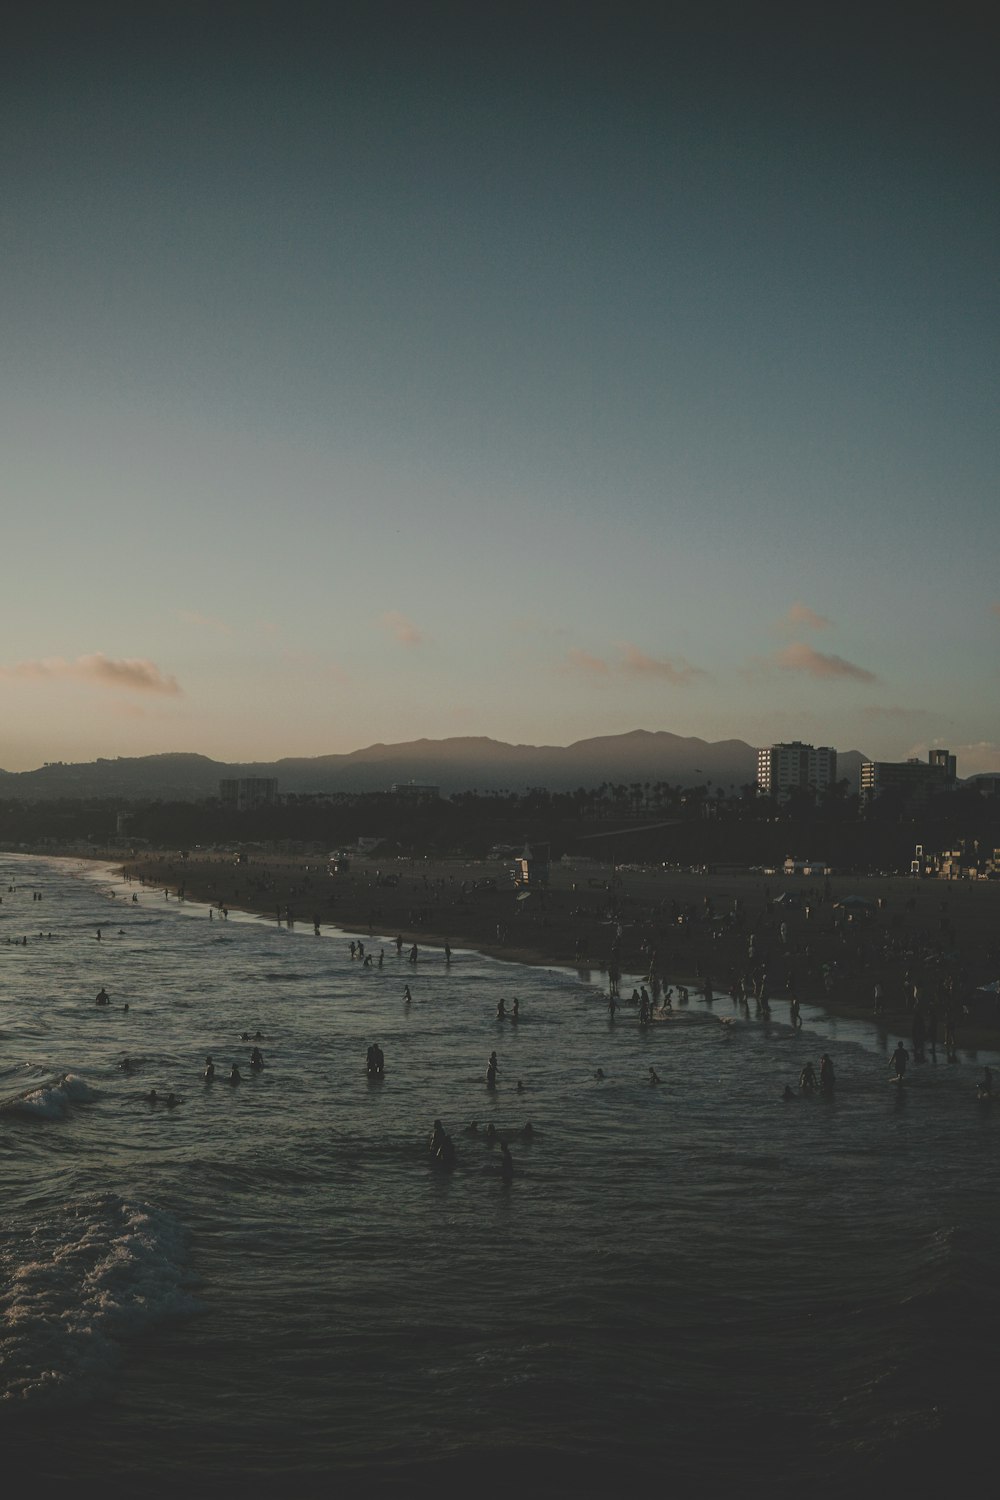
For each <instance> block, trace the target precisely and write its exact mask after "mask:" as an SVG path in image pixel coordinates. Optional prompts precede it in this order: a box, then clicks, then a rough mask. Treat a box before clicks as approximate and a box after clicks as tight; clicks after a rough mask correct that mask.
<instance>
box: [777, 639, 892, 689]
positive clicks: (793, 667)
mask: <svg viewBox="0 0 1000 1500" xmlns="http://www.w3.org/2000/svg"><path fill="white" fill-rule="evenodd" d="M774 662H775V665H776V666H779V667H781V669H782V670H783V671H785V672H804V673H806V675H807V676H809V677H821V678H836V677H847V678H850V679H851V680H852V681H854V682H876V681H877V680H878V679H877V678H876V676H875V673H874V672H869V671H868V669H867V667H859V666H856V665H855V664H854V662H852V661H845V660H844V658H843V657H842V656H828V655H827V654H826V653H825V652H823V651H817V650H816V649H815V648H814V647H812V646H807V645H806V643H805V642H804V641H793V642H792V644H791V645H790V646H785V647H784V648H783V649H782V650H781V651H777V652H776V653H775V655H774Z"/></svg>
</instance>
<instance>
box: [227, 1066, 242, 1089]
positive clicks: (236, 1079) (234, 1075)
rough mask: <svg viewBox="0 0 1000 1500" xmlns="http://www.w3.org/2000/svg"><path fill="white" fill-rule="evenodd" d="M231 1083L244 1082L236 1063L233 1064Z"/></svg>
mask: <svg viewBox="0 0 1000 1500" xmlns="http://www.w3.org/2000/svg"><path fill="white" fill-rule="evenodd" d="M229 1082H230V1083H234V1084H235V1083H242V1082H243V1075H242V1073H241V1072H240V1070H239V1068H238V1067H237V1066H236V1064H235V1063H233V1067H232V1072H231V1073H230V1074H229Z"/></svg>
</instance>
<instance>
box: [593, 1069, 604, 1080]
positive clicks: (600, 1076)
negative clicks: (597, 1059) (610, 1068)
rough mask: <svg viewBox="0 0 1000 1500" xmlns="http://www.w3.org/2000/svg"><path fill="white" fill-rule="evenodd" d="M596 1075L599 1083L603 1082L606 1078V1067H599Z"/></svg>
mask: <svg viewBox="0 0 1000 1500" xmlns="http://www.w3.org/2000/svg"><path fill="white" fill-rule="evenodd" d="M594 1077H595V1078H596V1079H597V1081H598V1083H601V1082H602V1081H603V1079H604V1069H603V1068H598V1070H597V1072H596V1073H595V1074H594Z"/></svg>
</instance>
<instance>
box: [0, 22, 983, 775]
mask: <svg viewBox="0 0 1000 1500" xmlns="http://www.w3.org/2000/svg"><path fill="white" fill-rule="evenodd" d="M989 19H990V18H989V17H988V15H987V14H986V13H984V12H982V11H981V10H980V9H979V8H977V7H974V6H965V5H962V4H959V5H957V6H955V7H950V8H949V9H948V10H947V11H943V10H939V11H934V12H930V11H927V12H925V11H924V10H923V9H921V8H909V7H907V8H905V9H903V10H897V8H895V7H885V8H878V7H876V8H874V9H872V8H871V7H862V6H855V5H851V4H846V5H844V6H839V7H836V9H835V10H832V9H829V8H824V9H810V8H808V7H801V6H793V5H788V6H785V5H782V4H778V5H774V6H771V5H768V6H763V7H759V8H758V7H747V6H745V5H739V4H736V3H727V0H718V3H715V4H712V3H706V4H705V5H703V6H699V7H689V6H686V5H670V4H666V5H662V6H650V5H645V4H638V3H636V4H628V3H625V4H622V5H617V6H615V7H610V6H602V5H586V4H583V5H581V4H577V5H570V4H562V3H559V0H553V3H550V4H547V5H545V6H541V7H533V8H532V7H527V6H523V7H522V6H519V5H517V4H509V5H503V6H500V5H495V4H492V3H488V0H486V3H483V4H481V5H471V4H468V5H463V4H459V3H452V4H448V3H444V0H427V3H426V4H404V3H393V0H383V3H379V0H370V3H365V4H349V3H348V4H344V5H341V6H336V7H330V6H323V5H318V4H312V3H300V4H293V5H284V6H278V5H276V4H270V3H267V0H261V3H252V4H233V5H230V4H228V3H220V4H218V5H215V6H208V7H206V6H203V5H197V4H194V3H190V4H188V3H185V0H174V3H169V4H168V3H164V4H158V3H155V0H154V3H151V4H149V5H143V6H139V7H135V6H132V7H126V6H117V5H112V4H102V3H101V0H96V3H95V4H94V5H93V6H89V7H85V8H80V7H73V6H63V5H57V4H45V3H44V0H43V3H41V4H40V5H38V6H36V7H32V8H31V10H30V12H26V13H24V14H18V16H17V17H16V18H15V19H13V20H12V22H11V23H10V27H9V34H8V36H7V38H6V45H5V48H4V52H3V56H2V57H0V70H2V78H3V85H4V86H3V89H2V91H0V119H2V124H3V130H2V132H0V161H2V163H3V182H4V189H5V191H4V195H3V208H2V214H3V222H4V249H5V256H4V265H5V288H4V296H3V304H2V305H3V330H4V345H5V356H6V357H5V360H4V369H3V373H2V375H0V380H2V382H3V403H2V412H3V417H2V421H3V444H4V460H5V462H4V474H3V479H2V494H3V500H4V515H5V522H6V526H5V533H4V539H5V544H6V545H5V555H6V558H7V563H8V568H7V573H8V577H7V581H6V589H5V596H6V605H7V608H6V610H5V613H4V627H3V637H2V641H0V766H2V767H3V768H4V769H5V770H8V771H18V770H29V769H35V768H37V767H39V766H41V765H42V763H43V762H44V761H53V760H64V761H76V762H80V761H92V760H94V759H96V758H98V757H106V758H112V759H113V758H115V757H117V756H138V755H146V754H156V753H165V752H169V751H179V752H187V753H195V754H203V755H208V756H210V757H211V758H212V759H215V760H221V761H229V762H233V761H237V760H240V761H243V762H246V761H248V760H253V761H272V760H276V759H280V758H283V757H287V756H290V755H292V756H294V755H301V756H315V755H322V754H344V753H350V752H351V751H352V750H355V749H359V748H365V747H367V746H369V745H371V744H375V743H380V742H381V743H388V744H392V743H402V742H408V741H412V740H415V739H419V738H431V739H446V738H450V737H454V736H457V735H485V736H488V737H490V738H494V739H497V740H501V741H503V742H506V743H518V742H519V743H524V744H535V745H541V744H561V745H567V744H570V743H573V742H575V741H578V740H580V739H584V738H589V737H593V736H598V735H605V734H617V733H621V732H628V729H629V728H630V727H632V726H634V725H636V724H637V723H638V724H643V725H645V726H648V727H649V729H650V731H652V732H655V731H656V730H658V729H662V730H665V731H667V732H670V733H675V734H679V735H682V736H697V737H699V738H703V739H705V740H708V741H710V742H717V741H719V740H723V739H731V738H735V739H741V740H745V741H746V742H747V743H749V744H768V743H771V742H773V741H780V740H790V739H802V740H806V741H809V742H812V743H814V744H830V745H834V746H836V747H838V748H839V749H847V748H853V747H856V746H860V745H863V746H864V747H865V753H868V754H870V755H872V756H873V757H875V758H878V759H889V760H900V759H905V758H906V756H907V755H910V754H917V755H921V756H923V755H925V754H926V750H927V749H928V748H929V747H930V746H932V745H946V746H947V747H948V748H949V749H950V750H951V751H952V752H953V753H955V754H956V755H957V757H958V769H959V775H960V776H962V777H966V776H970V775H973V774H975V773H976V772H981V771H1000V729H998V726H997V718H996V702H997V688H998V649H997V648H998V644H1000V584H998V582H997V579H996V561H995V560H996V557H997V555H998V551H1000V507H998V505H997V477H998V471H1000V464H998V427H997V422H996V412H995V395H994V392H995V389H996V373H997V347H996V338H997V320H996V287H997V253H998V246H1000V234H998V229H1000V225H998V222H997V220H998V197H997V192H996V187H997V182H996V139H997V124H998V119H997V116H998V104H997V92H996V88H995V80H994V78H993V71H994V70H993V56H994V48H993V43H992V38H991V35H990V29H989V24H988V22H989ZM192 747H194V748H192Z"/></svg>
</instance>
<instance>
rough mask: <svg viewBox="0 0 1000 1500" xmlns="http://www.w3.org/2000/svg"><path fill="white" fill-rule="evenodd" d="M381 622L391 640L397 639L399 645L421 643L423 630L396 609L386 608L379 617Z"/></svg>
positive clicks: (416, 644)
mask: <svg viewBox="0 0 1000 1500" xmlns="http://www.w3.org/2000/svg"><path fill="white" fill-rule="evenodd" d="M381 624H382V628H383V629H384V630H387V631H388V632H389V634H390V635H391V636H392V638H393V640H395V641H398V642H399V644H400V645H401V646H420V645H422V644H423V640H424V636H423V632H422V631H421V630H420V629H419V627H418V626H416V625H414V623H413V621H412V620H408V619H407V618H406V616H405V615H401V614H400V613H399V611H398V610H395V609H390V610H387V611H386V613H385V614H384V615H382V617H381Z"/></svg>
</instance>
